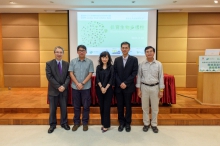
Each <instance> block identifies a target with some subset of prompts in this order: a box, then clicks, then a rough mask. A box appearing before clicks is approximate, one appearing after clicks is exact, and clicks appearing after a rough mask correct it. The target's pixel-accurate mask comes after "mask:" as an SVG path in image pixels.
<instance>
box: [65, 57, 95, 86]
mask: <svg viewBox="0 0 220 146" xmlns="http://www.w3.org/2000/svg"><path fill="white" fill-rule="evenodd" d="M69 71H72V72H73V75H74V76H75V77H76V79H77V81H78V82H79V83H82V82H83V81H84V80H85V78H86V77H87V76H88V74H89V73H93V72H94V65H93V62H92V60H90V59H88V58H85V59H84V60H83V61H80V60H79V58H75V59H72V60H71V61H70V66H69ZM71 86H72V88H73V89H77V88H76V84H75V83H74V82H72V84H71ZM89 88H91V79H90V80H89V81H88V82H86V84H85V85H84V88H83V89H89Z"/></svg>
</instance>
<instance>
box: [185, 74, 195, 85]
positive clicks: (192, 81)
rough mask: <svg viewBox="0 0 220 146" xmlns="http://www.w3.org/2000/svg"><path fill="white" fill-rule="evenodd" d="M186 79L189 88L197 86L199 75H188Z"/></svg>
mask: <svg viewBox="0 0 220 146" xmlns="http://www.w3.org/2000/svg"><path fill="white" fill-rule="evenodd" d="M186 79H187V80H186V85H187V88H195V87H197V75H186Z"/></svg>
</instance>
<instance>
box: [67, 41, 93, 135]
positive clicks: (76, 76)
mask: <svg viewBox="0 0 220 146" xmlns="http://www.w3.org/2000/svg"><path fill="white" fill-rule="evenodd" d="M86 53H87V52H86V46H84V45H79V46H78V47H77V54H78V55H79V57H77V58H75V59H72V60H71V62H70V66H69V72H70V77H71V80H72V84H71V86H72V101H73V107H74V118H73V122H74V126H73V128H72V131H76V130H77V129H78V127H79V126H80V114H81V104H82V105H83V116H82V124H83V131H87V130H88V120H89V110H90V109H89V107H90V104H91V96H90V88H91V77H92V73H93V72H94V66H93V62H92V60H90V59H88V58H86Z"/></svg>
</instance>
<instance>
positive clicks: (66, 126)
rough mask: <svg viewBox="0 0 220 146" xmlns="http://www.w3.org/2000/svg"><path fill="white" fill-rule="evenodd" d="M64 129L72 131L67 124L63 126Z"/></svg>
mask: <svg viewBox="0 0 220 146" xmlns="http://www.w3.org/2000/svg"><path fill="white" fill-rule="evenodd" d="M61 127H62V128H64V129H65V130H70V126H69V125H67V124H64V125H61Z"/></svg>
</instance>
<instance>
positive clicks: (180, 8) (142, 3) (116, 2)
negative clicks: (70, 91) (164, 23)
mask: <svg viewBox="0 0 220 146" xmlns="http://www.w3.org/2000/svg"><path fill="white" fill-rule="evenodd" d="M10 1H13V2H15V4H10V3H9V2H10ZM133 2H134V3H133ZM150 9H158V10H159V12H160V11H161V12H220V0H219V3H218V4H215V3H214V0H0V13H46V12H55V11H56V12H60V11H62V10H150Z"/></svg>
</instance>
